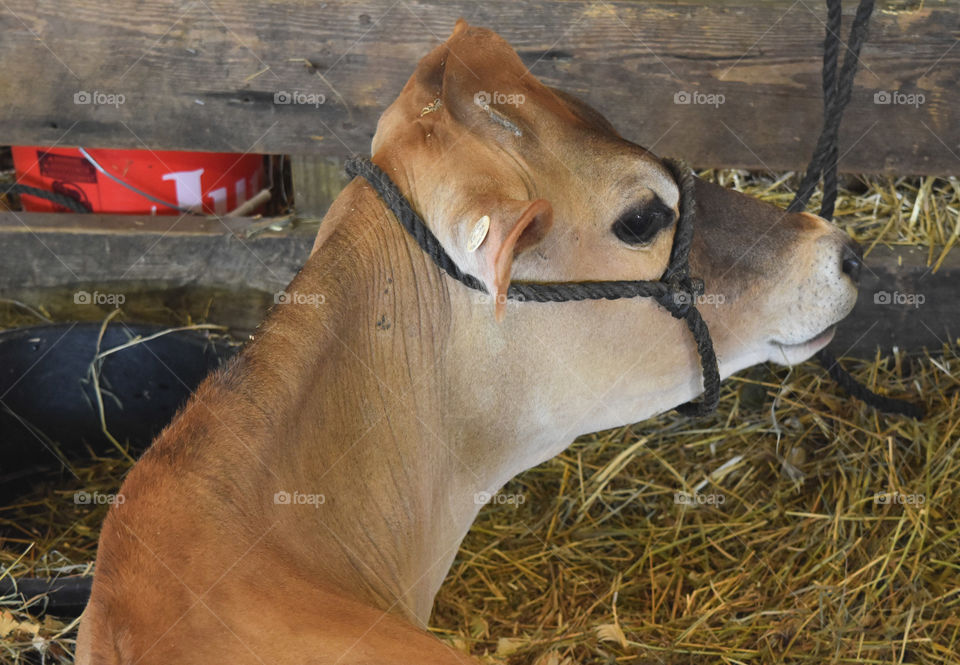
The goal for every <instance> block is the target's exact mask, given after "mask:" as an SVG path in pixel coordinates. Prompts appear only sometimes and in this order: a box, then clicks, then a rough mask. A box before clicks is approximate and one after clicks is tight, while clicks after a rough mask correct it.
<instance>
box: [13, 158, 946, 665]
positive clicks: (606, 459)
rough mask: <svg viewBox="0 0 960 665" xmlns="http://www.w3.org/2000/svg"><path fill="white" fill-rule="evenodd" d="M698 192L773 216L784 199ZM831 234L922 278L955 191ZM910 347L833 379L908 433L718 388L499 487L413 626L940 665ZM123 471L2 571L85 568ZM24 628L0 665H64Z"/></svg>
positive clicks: (557, 655)
mask: <svg viewBox="0 0 960 665" xmlns="http://www.w3.org/2000/svg"><path fill="white" fill-rule="evenodd" d="M703 175H704V176H705V177H708V178H712V179H715V180H717V181H719V182H721V183H723V184H725V185H728V186H734V187H737V188H740V189H743V190H745V191H747V192H749V193H751V194H753V195H756V196H761V197H762V198H765V199H768V200H771V201H773V202H775V203H777V204H779V205H781V206H785V205H786V204H787V203H789V200H790V199H791V197H792V194H791V189H792V186H793V185H795V182H796V178H795V177H794V176H792V175H790V174H788V175H787V176H764V175H756V174H749V173H746V172H743V171H720V172H713V171H708V172H705V173H704V174H703ZM815 203H816V202H814V204H815ZM812 205H813V204H812ZM837 214H838V223H839V224H840V225H841V226H843V227H844V228H845V229H846V230H847V232H848V233H849V234H850V235H851V236H853V237H854V238H856V239H857V240H859V241H860V242H861V243H863V244H864V245H865V246H867V247H870V246H873V245H874V244H876V243H880V242H882V243H889V244H921V245H924V246H927V247H930V248H931V251H930V257H929V258H930V263H931V265H936V264H937V262H938V261H940V260H942V257H943V256H944V255H945V254H946V252H947V251H949V249H950V248H951V247H952V246H953V245H954V244H955V242H956V240H957V235H958V232H960V224H958V215H960V190H958V188H957V182H956V181H955V180H954V179H952V178H950V179H940V178H897V179H890V178H882V177H876V176H870V177H863V178H857V179H848V182H847V183H846V188H845V189H844V190H843V191H842V192H841V196H840V197H839V199H838V206H837ZM934 246H940V247H945V249H944V250H943V252H942V253H938V252H935V251H933V249H932V248H933V247H934ZM21 311H22V309H21ZM934 351H938V352H939V351H942V355H941V354H937V355H932V356H931V355H922V356H918V357H906V356H902V355H898V356H896V357H893V358H880V357H878V358H876V359H874V360H872V361H869V362H868V361H852V360H847V361H845V365H846V366H847V367H848V368H849V369H851V370H852V371H853V373H854V375H855V376H857V378H859V379H860V380H862V381H864V382H866V383H867V385H868V386H870V387H871V388H873V389H875V390H880V391H889V392H892V393H896V394H898V395H907V396H912V397H913V398H915V399H919V400H920V401H923V402H924V404H925V406H926V408H927V413H928V416H927V418H926V420H925V421H923V422H922V423H917V422H915V421H912V420H909V419H906V418H900V417H887V416H883V415H880V414H877V413H876V412H874V411H872V410H871V409H869V408H867V407H864V406H863V405H861V404H859V403H856V402H853V401H850V400H848V399H847V398H845V397H844V396H843V395H841V394H839V393H838V391H837V389H836V387H835V386H834V385H832V384H831V383H830V381H829V379H826V378H825V377H824V375H823V372H822V370H820V369H819V368H817V367H814V366H813V365H811V364H804V365H802V366H800V367H797V368H794V369H793V370H787V369H784V368H770V367H760V368H754V369H752V370H748V371H746V372H742V373H741V374H740V375H738V376H737V377H734V378H733V379H731V380H729V381H727V382H726V383H725V385H724V389H723V392H722V397H721V402H720V407H719V409H718V411H717V413H716V414H714V415H713V416H711V417H709V418H706V419H703V420H697V421H690V420H687V419H684V418H681V417H679V416H677V415H675V414H665V415H663V416H660V417H659V418H656V419H653V420H651V421H648V422H645V423H643V424H642V425H640V426H637V427H625V428H621V429H618V430H614V431H608V432H603V433H599V434H595V435H592V436H588V437H584V438H582V439H580V440H578V441H577V442H576V443H575V444H574V445H573V446H572V447H571V448H570V449H568V450H567V451H566V452H565V453H563V454H562V455H560V456H559V457H557V458H555V459H553V460H551V461H549V462H547V463H545V464H543V465H541V466H539V467H537V468H535V469H532V470H530V471H528V472H527V473H524V474H523V475H522V476H520V477H519V478H517V479H516V480H514V481H512V482H511V483H510V484H509V485H508V487H507V488H505V489H504V492H505V493H508V494H513V495H516V496H517V497H523V499H524V500H523V502H522V503H519V502H517V501H514V502H513V503H504V504H494V503H491V504H490V505H488V506H487V507H485V508H484V509H483V511H481V514H480V517H479V519H478V520H477V522H476V524H475V525H474V527H473V529H472V530H471V532H470V534H469V535H468V536H467V538H466V540H465V541H464V543H463V547H462V548H461V550H460V553H459V555H458V557H457V560H456V562H455V564H454V566H453V568H452V570H451V572H450V575H449V577H448V579H447V583H446V584H445V585H444V587H443V589H442V590H441V592H440V595H439V597H438V599H437V605H436V611H435V613H434V617H433V630H434V631H435V632H436V634H437V635H438V636H439V637H440V638H441V639H444V640H446V641H447V642H449V643H450V644H452V645H455V646H457V647H459V648H462V649H466V650H469V651H470V652H472V653H474V654H477V655H480V656H482V657H483V658H484V660H486V661H487V662H490V663H509V664H510V665H521V664H523V665H527V664H536V665H562V664H564V663H582V662H585V663H613V662H629V663H634V662H650V663H670V664H673V663H694V662H696V663H761V662H762V663H767V662H781V661H788V662H791V663H818V664H819V663H853V662H856V663H957V662H960V656H958V653H960V553H958V547H957V545H958V543H960V453H958V447H960V411H958V409H957V405H958V400H960V352H958V347H957V346H950V347H945V348H944V349H942V350H940V349H938V350H934ZM128 468H129V465H128V463H127V462H126V461H124V460H122V459H119V455H118V456H116V457H109V458H103V459H99V460H96V461H95V462H94V463H92V464H89V465H85V466H84V467H83V468H72V469H69V470H64V471H62V472H61V473H60V474H59V475H58V476H57V477H53V478H50V479H49V480H48V481H47V482H46V483H45V484H44V486H41V487H37V488H36V489H35V491H34V492H33V493H32V494H31V495H29V496H24V497H22V499H21V500H20V501H19V502H18V503H17V504H16V505H12V506H5V507H0V534H2V536H3V540H2V542H0V565H2V569H3V570H4V571H7V572H8V573H9V574H12V575H14V576H21V575H35V576H49V575H54V574H68V573H74V574H75V573H78V572H83V571H85V570H87V566H88V564H89V562H90V561H92V559H93V556H94V552H95V548H96V537H97V530H98V528H99V525H100V522H101V521H102V519H103V516H104V514H105V512H106V506H89V505H83V504H80V505H78V504H76V503H75V502H74V501H73V493H74V492H75V491H78V490H81V489H82V490H86V491H94V490H96V491H100V492H104V493H109V492H113V491H115V490H116V488H117V487H119V485H120V482H121V480H122V477H123V475H124V474H125V473H126V471H127V470H128ZM34 609H35V608H34ZM264 611H265V612H266V611H269V609H268V608H264ZM35 616H36V614H35V613H31V608H29V607H27V608H25V607H23V606H21V604H20V603H18V602H14V601H11V600H8V601H6V602H3V601H0V663H24V662H39V660H40V658H38V656H40V655H41V654H42V655H43V658H44V660H45V662H47V663H61V662H63V663H68V662H70V661H71V657H70V653H71V652H72V649H73V636H74V634H75V633H74V632H73V631H72V630H70V629H68V628H69V627H67V626H65V625H64V624H63V623H61V622H58V621H56V620H53V619H45V620H43V621H39V620H36V619H35V618H33V617H35Z"/></svg>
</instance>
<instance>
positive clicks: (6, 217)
mask: <svg viewBox="0 0 960 665" xmlns="http://www.w3.org/2000/svg"><path fill="white" fill-rule="evenodd" d="M69 217H74V218H75V220H74V221H73V222H70V223H68V222H67V221H66V219H65V218H69ZM172 221H173V220H169V218H168V220H163V219H162V218H156V217H149V216H143V217H139V216H127V215H86V216H83V218H81V219H80V220H77V219H76V216H73V215H67V214H61V213H10V212H7V213H0V247H2V248H3V256H4V258H3V261H2V262H0V266H2V267H0V294H3V293H5V292H7V291H8V290H12V289H14V288H18V287H30V288H36V287H60V286H63V285H69V284H78V285H79V284H92V285H96V284H117V283H123V282H136V283H150V282H155V283H158V284H163V285H165V286H166V287H169V288H177V287H182V286H198V287H201V286H202V287H218V288H224V289H229V288H238V289H253V290H260V291H266V292H276V291H278V290H280V289H282V288H283V287H284V286H286V285H287V283H288V282H289V281H290V280H291V279H292V277H293V275H294V274H296V272H297V271H298V270H299V269H300V267H301V266H302V265H303V262H304V261H305V260H306V258H307V256H308V255H309V253H310V247H311V244H312V242H313V235H312V234H310V233H273V232H265V233H262V234H260V235H257V236H255V237H253V238H242V237H238V236H237V235H235V234H234V233H231V232H230V231H228V230H227V229H225V228H223V227H221V228H220V229H216V228H214V227H213V226H207V227H202V228H192V229H191V228H189V227H188V228H178V229H176V230H171V229H169V228H168V226H169V224H170V223H171V222H172ZM250 221H251V220H246V222H247V223H250ZM101 223H102V224H104V225H105V229H104V230H103V231H98V230H97V226H98V225H99V224H101ZM164 224H166V225H168V226H164ZM124 226H125V227H126V228H128V229H131V230H135V231H134V232H123V231H120V232H118V229H121V228H123V227H124ZM5 297H9V296H5Z"/></svg>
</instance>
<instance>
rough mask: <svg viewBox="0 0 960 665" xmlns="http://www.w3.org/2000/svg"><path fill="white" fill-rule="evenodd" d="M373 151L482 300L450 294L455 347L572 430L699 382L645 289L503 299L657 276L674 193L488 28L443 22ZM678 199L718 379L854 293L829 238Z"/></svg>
mask: <svg viewBox="0 0 960 665" xmlns="http://www.w3.org/2000/svg"><path fill="white" fill-rule="evenodd" d="M373 148H374V160H375V161H376V162H377V163H378V164H380V165H381V166H382V167H384V168H385V169H386V170H387V172H388V173H389V174H390V175H391V176H392V177H393V178H394V180H395V181H396V182H397V183H398V185H399V186H400V188H401V190H402V191H404V192H405V193H406V195H407V196H408V198H409V199H410V200H411V201H412V202H413V204H414V206H415V207H416V208H417V209H418V210H419V211H420V213H421V214H422V215H423V217H424V218H425V219H426V220H427V223H428V224H429V225H430V227H431V229H432V230H433V232H434V233H435V234H436V235H437V236H438V238H439V239H440V240H441V242H442V243H443V245H444V247H445V248H446V249H447V251H448V253H449V254H450V255H451V256H452V257H453V258H454V259H455V260H456V261H457V263H458V264H459V265H460V266H461V268H462V269H464V270H465V271H467V272H470V273H472V274H474V275H476V276H477V277H479V278H480V279H481V280H482V281H483V282H484V283H485V284H486V285H487V287H488V291H490V293H492V294H495V297H493V298H488V299H483V298H478V297H477V296H476V294H474V293H472V292H470V291H469V290H467V289H466V288H465V287H461V286H460V285H459V284H454V285H452V286H451V287H450V289H451V292H456V293H458V294H460V295H457V296H453V297H452V298H451V300H453V301H455V302H457V303H461V304H462V305H463V309H462V310H461V311H462V313H463V314H462V316H461V317H460V318H459V319H458V320H457V325H458V326H460V327H461V328H470V330H469V334H465V338H467V337H468V338H469V339H470V340H472V341H469V342H465V345H466V346H469V345H470V344H473V345H474V347H473V352H474V353H475V354H476V353H484V354H489V355H493V356H498V357H500V358H503V359H505V361H506V362H507V363H508V364H507V365H504V366H505V367H506V366H512V365H517V364H522V365H523V376H524V379H523V380H526V381H529V382H533V383H536V385H538V386H539V388H538V389H541V390H542V391H543V392H544V393H545V395H544V396H542V398H541V400H540V401H542V402H543V403H548V402H550V401H551V399H550V398H551V397H552V398H556V400H557V401H561V402H563V401H565V402H566V404H567V405H568V406H570V405H573V406H572V409H573V410H577V409H578V408H580V409H581V413H582V414H584V415H583V418H582V419H581V420H579V421H577V422H575V423H574V422H572V421H571V424H570V427H571V428H572V429H571V433H572V434H576V433H580V432H583V431H588V430H592V429H599V428H602V427H606V426H613V425H619V424H623V423H625V422H632V421H636V420H640V419H642V418H644V417H647V416H649V415H652V414H653V413H656V412H659V411H663V410H665V409H668V408H670V407H672V406H675V405H677V404H679V403H681V402H684V401H686V400H688V399H690V398H692V397H693V396H694V395H695V394H697V393H698V392H699V391H700V370H699V364H698V356H697V354H696V350H695V345H694V343H693V340H692V339H691V338H690V336H689V333H688V331H687V330H686V328H685V326H684V325H683V323H682V322H679V321H676V320H674V319H673V318H671V316H670V315H669V314H668V313H667V312H666V311H664V310H663V309H662V308H660V307H659V306H658V305H657V304H656V303H654V302H653V301H651V300H649V299H633V300H627V301H616V302H606V301H602V302H601V301H591V302H582V303H563V304H548V305H545V304H538V303H519V304H513V303H509V304H507V303H506V302H505V300H504V294H505V292H506V288H507V285H508V284H509V282H510V280H511V279H514V280H529V281H580V280H638V279H639V280H655V279H658V278H660V277H661V275H662V274H663V272H664V269H665V267H666V265H667V263H668V259H669V256H670V251H671V247H672V244H673V235H674V229H675V224H676V219H677V214H678V199H679V195H678V187H677V184H676V182H675V181H674V178H673V177H672V176H671V173H670V171H669V170H668V169H667V168H666V167H665V166H664V164H663V163H662V162H661V161H660V159H658V158H657V157H656V156H655V155H654V154H652V153H651V152H650V151H648V150H646V149H644V148H643V147H641V146H639V145H636V144H634V143H631V142H630V141H628V140H626V139H624V138H622V137H621V136H620V135H619V134H618V133H617V131H616V130H615V129H614V128H613V127H612V126H611V125H610V124H609V123H608V122H607V121H606V120H605V119H604V118H603V117H602V116H601V115H600V114H599V113H598V112H597V111H595V110H593V109H592V108H590V107H589V106H587V105H586V104H584V103H583V102H580V101H579V100H577V99H576V98H574V97H572V96H570V95H567V94H565V93H562V92H560V91H558V90H555V89H551V88H549V87H547V86H545V85H544V84H542V83H541V82H540V81H538V80H537V79H536V78H534V77H533V76H532V75H531V74H530V73H529V72H528V71H527V69H526V68H525V67H524V65H523V64H522V62H521V61H520V59H519V57H518V56H517V54H516V53H515V52H514V51H513V49H512V48H511V47H510V46H509V45H508V44H507V43H506V42H505V41H504V40H503V39H501V38H500V37H499V36H497V35H496V34H494V33H493V32H490V31H489V30H484V29H479V28H474V27H469V26H467V25H466V23H464V22H463V21H460V22H458V24H457V26H456V28H455V29H454V32H453V34H452V35H451V37H450V38H449V39H448V40H447V42H446V43H444V44H442V45H440V46H438V47H437V48H435V49H434V50H433V51H432V52H431V53H430V54H429V55H427V56H426V57H425V58H424V59H423V60H422V61H421V63H420V65H419V67H418V68H417V70H416V72H415V73H414V75H413V76H412V77H411V78H410V80H409V82H408V83H407V85H406V86H405V87H404V89H403V91H402V93H401V94H400V96H399V98H398V99H397V100H396V101H395V102H394V103H393V104H392V105H391V106H390V107H389V108H388V109H387V111H386V112H385V113H384V114H383V116H382V118H381V120H380V123H379V125H378V128H377V133H376V136H375V138H374V142H373ZM696 199H697V216H696V220H695V223H694V226H695V232H694V247H693V251H692V254H691V260H690V263H691V274H692V275H694V276H697V277H701V278H702V279H703V280H704V281H705V283H706V294H705V296H704V299H703V301H702V302H700V303H699V309H700V311H701V313H702V315H703V317H704V319H705V320H706V321H707V323H708V325H709V327H710V330H711V333H712V335H713V340H714V344H715V347H716V350H717V355H718V358H719V362H720V369H721V373H722V374H723V375H724V376H727V375H729V374H731V373H733V372H736V371H738V370H740V369H743V368H744V367H747V366H749V365H752V364H755V363H759V362H763V361H767V360H771V361H774V362H779V363H796V362H799V361H802V360H804V359H806V358H808V357H810V356H811V355H812V354H813V353H814V352H816V351H817V350H818V349H820V348H822V347H823V346H824V345H826V344H827V342H828V341H829V340H830V338H831V336H832V327H833V326H834V324H836V323H837V322H838V321H840V320H841V319H842V318H843V317H844V316H846V315H847V313H849V311H850V310H851V308H852V307H853V305H854V302H855V300H856V295H857V277H858V271H859V266H860V264H859V257H858V253H857V250H856V249H855V246H854V245H853V244H852V243H851V242H850V241H849V240H848V238H847V237H846V235H844V234H843V233H841V232H840V231H839V230H837V229H836V228H835V227H833V226H831V225H830V224H829V223H827V222H826V221H825V220H823V219H821V218H819V217H816V216H814V215H810V214H805V213H801V214H788V213H786V212H784V211H783V210H781V209H779V208H777V207H775V206H772V205H769V204H766V203H762V202H760V201H757V200H755V199H753V198H750V197H748V196H745V195H743V194H739V193H736V192H733V191H729V190H726V189H724V188H722V187H718V186H716V185H712V184H709V183H706V182H703V181H699V180H698V181H697V189H696ZM488 220H489V229H488V230H486V231H485V230H484V227H486V226H487V223H488ZM484 233H485V236H484ZM480 238H483V242H482V243H481V244H480V245H479V247H478V248H476V249H475V250H473V251H471V250H472V244H476V241H477V240H478V239H480ZM491 302H492V304H491ZM491 310H494V311H495V312H496V318H497V319H501V318H502V319H503V320H502V322H501V323H496V322H494V318H495V317H494V315H493V312H492V311H491ZM477 340H482V342H478V341H477ZM477 345H481V347H480V348H482V349H483V350H482V351H478V346H477ZM482 345H485V346H482ZM464 353H465V354H469V353H470V349H469V348H465V349H464ZM487 362H490V363H492V364H496V361H495V360H492V359H490V358H488V359H487ZM558 368H560V369H558ZM551 372H552V374H551ZM564 372H566V373H567V376H566V379H563V378H562V377H561V378H560V379H556V378H554V379H551V378H550V377H554V376H559V375H563V374H564ZM518 381H520V379H518ZM551 381H553V382H554V383H556V381H561V382H565V385H562V386H559V387H553V386H554V383H551ZM528 389H529V386H528ZM564 391H566V393H568V394H561V393H564ZM574 393H576V395H574ZM591 404H594V406H591Z"/></svg>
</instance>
